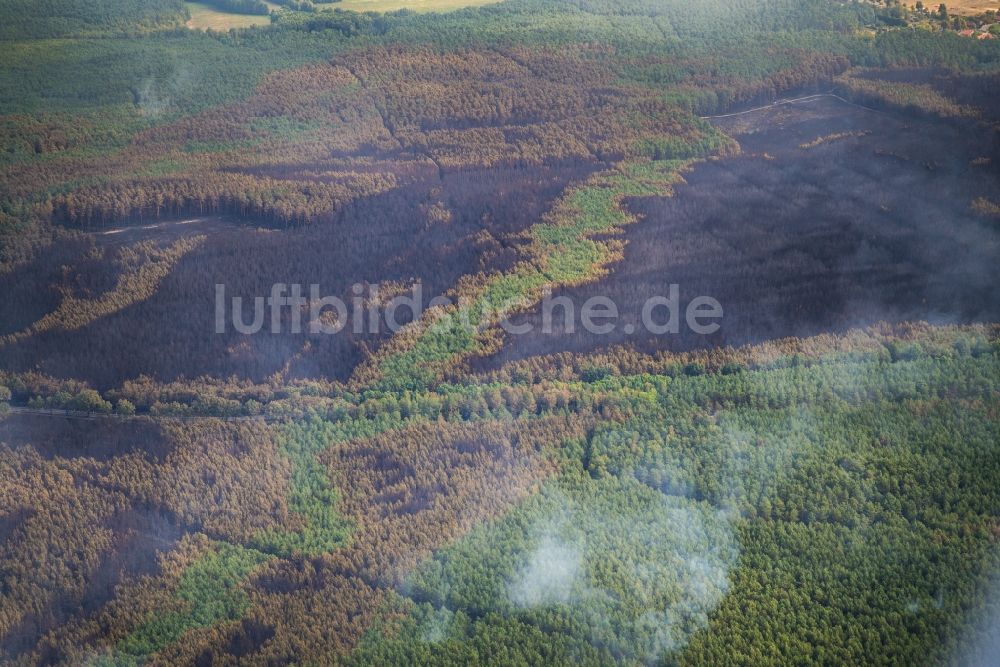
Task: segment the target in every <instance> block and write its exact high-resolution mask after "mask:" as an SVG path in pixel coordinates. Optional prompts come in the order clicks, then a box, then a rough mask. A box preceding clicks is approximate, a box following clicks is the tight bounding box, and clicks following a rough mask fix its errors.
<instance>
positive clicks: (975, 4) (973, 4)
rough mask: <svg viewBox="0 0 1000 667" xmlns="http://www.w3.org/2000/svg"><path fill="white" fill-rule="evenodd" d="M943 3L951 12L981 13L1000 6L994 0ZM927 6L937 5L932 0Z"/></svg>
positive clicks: (966, 0) (962, 0)
mask: <svg viewBox="0 0 1000 667" xmlns="http://www.w3.org/2000/svg"><path fill="white" fill-rule="evenodd" d="M945 5H946V6H947V7H948V11H949V12H950V13H952V14H982V13H983V12H985V11H989V10H991V9H993V10H996V9H998V8H1000V3H998V2H996V0H955V1H954V2H946V3H945ZM928 6H930V7H937V4H935V3H933V2H932V3H928Z"/></svg>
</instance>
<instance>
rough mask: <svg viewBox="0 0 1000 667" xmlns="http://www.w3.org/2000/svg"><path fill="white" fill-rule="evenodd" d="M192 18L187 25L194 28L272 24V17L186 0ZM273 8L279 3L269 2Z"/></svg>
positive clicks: (219, 28)
mask: <svg viewBox="0 0 1000 667" xmlns="http://www.w3.org/2000/svg"><path fill="white" fill-rule="evenodd" d="M184 4H185V5H187V8H188V11H189V12H190V13H191V19H190V20H189V21H188V22H187V27H188V28H191V29H192V30H222V31H225V30H230V29H232V28H249V27H251V26H255V25H258V26H259V25H270V23H271V17H269V16H253V15H250V14H230V13H229V12H222V11H219V10H218V9H215V8H214V7H210V6H209V5H206V4H204V3H201V2H185V3H184ZM268 6H269V7H271V9H277V8H278V5H272V4H271V3H268Z"/></svg>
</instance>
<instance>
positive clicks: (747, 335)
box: [477, 98, 1000, 368]
mask: <svg viewBox="0 0 1000 667" xmlns="http://www.w3.org/2000/svg"><path fill="white" fill-rule="evenodd" d="M715 122H716V123H717V124H718V125H719V127H721V128H722V129H723V130H724V131H726V132H727V133H729V134H730V135H732V136H734V137H735V138H736V139H737V140H738V141H739V142H740V144H741V146H742V148H743V155H742V156H740V157H738V158H730V159H723V160H712V161H708V162H705V163H702V164H699V165H697V166H696V167H694V169H693V170H692V171H690V172H689V173H688V174H687V175H686V180H687V184H686V185H681V186H679V187H678V188H677V189H676V193H675V196H674V197H672V198H664V197H650V198H641V199H636V200H633V201H631V202H630V203H629V207H630V209H631V210H632V211H633V212H634V213H636V214H638V215H639V216H640V220H639V222H637V223H636V224H634V225H633V226H631V227H629V228H628V230H627V232H626V238H627V241H628V245H627V248H626V250H625V260H624V261H623V262H621V263H619V264H618V265H616V266H615V267H614V269H613V271H612V273H611V275H610V276H609V277H608V278H606V279H605V280H603V281H601V282H599V283H596V284H591V285H587V286H583V287H579V288H575V289H568V290H561V291H558V292H556V293H555V294H554V296H569V297H571V298H572V299H573V300H574V301H575V303H576V304H577V307H578V308H579V307H580V305H581V304H583V303H584V302H585V301H586V300H587V299H588V298H590V297H593V296H607V297H609V298H611V299H612V300H614V301H615V303H616V304H617V305H618V308H619V310H620V311H621V313H622V317H621V319H620V321H619V324H618V326H617V328H616V330H615V331H614V332H613V333H612V334H610V335H602V336H596V335H593V334H590V333H587V332H585V331H582V330H581V328H580V327H579V326H578V327H577V332H576V333H573V334H545V333H542V332H541V324H542V317H541V312H540V310H536V311H535V312H531V313H529V314H526V315H524V316H521V317H519V318H517V323H518V324H521V323H525V322H527V323H530V324H532V325H533V333H531V334H529V335H522V336H517V337H511V338H509V339H508V341H507V344H506V345H505V347H504V348H503V349H502V350H501V351H500V352H499V353H498V354H496V355H494V356H493V357H491V358H488V359H484V360H481V361H480V362H478V363H477V366H479V367H480V368H495V367H498V366H500V365H501V364H502V363H504V362H507V361H511V360H516V359H523V358H526V357H530V356H535V355H541V354H549V353H554V352H560V351H572V352H587V351H591V350H595V349H599V348H604V347H608V346H611V345H618V344H623V343H624V344H632V345H634V346H635V347H636V348H638V349H641V350H647V351H653V350H673V351H682V350H690V349H695V348H707V347H715V346H720V345H742V344H747V343H755V342H761V341H766V340H771V339H777V338H783V337H788V336H809V335H815V334H818V333H821V332H838V331H844V330H846V329H849V328H852V327H858V326H865V325H869V324H873V323H876V322H879V321H888V322H900V321H913V320H926V321H930V322H934V323H959V322H979V321H997V320H1000V293H998V290H997V285H998V284H1000V220H996V219H992V220H991V219H988V218H983V217H981V216H977V215H976V214H975V213H974V212H973V210H972V208H971V204H972V202H973V201H974V200H975V199H977V198H979V197H985V198H988V199H990V200H992V201H994V202H1000V174H998V170H997V164H998V162H1000V155H997V152H998V151H997V146H996V144H995V143H994V142H995V140H994V139H993V135H992V133H991V132H990V131H988V130H986V129H985V128H970V125H969V124H965V125H957V124H951V123H947V122H944V121H937V120H928V119H922V120H915V119H912V118H908V117H905V116H902V115H897V114H890V113H882V112H874V111H868V110H864V109H861V108H858V107H855V106H851V105H848V104H846V103H844V102H841V101H837V100H834V99H832V98H824V99H821V100H817V101H812V102H809V103H804V104H794V105H787V106H781V107H776V108H772V109H768V110H764V111H759V112H754V113H749V114H745V115H740V116H737V117H732V118H726V119H720V120H718V121H715ZM831 135H844V136H839V137H836V138H835V137H833V136H831ZM820 137H825V138H826V140H824V141H823V142H821V143H818V144H817V145H815V146H812V147H806V146H808V145H809V144H812V143H814V142H816V141H817V140H818V139H819V138H820ZM983 158H990V159H991V160H992V161H991V162H990V163H986V160H984V159H983ZM671 284H678V285H680V289H681V303H682V304H685V303H687V302H688V301H689V300H690V299H692V298H694V297H696V296H699V295H707V296H712V297H714V298H716V299H718V300H719V301H720V302H721V303H722V305H723V307H724V310H725V317H724V318H723V320H722V322H721V324H722V328H721V329H720V330H719V331H718V332H717V333H716V334H714V335H711V336H698V335H694V334H691V333H690V332H688V333H684V332H682V333H681V334H680V335H665V336H655V335H652V334H650V333H648V332H645V331H644V330H643V329H642V327H641V326H638V323H639V313H640V312H641V309H642V304H643V303H644V302H645V301H646V300H647V299H648V298H649V297H651V296H656V295H666V294H668V289H669V286H670V285H671ZM556 320H557V321H558V320H559V317H556ZM628 324H632V325H633V326H636V327H637V331H636V333H634V334H633V335H627V334H626V333H625V331H624V329H625V328H626V325H628Z"/></svg>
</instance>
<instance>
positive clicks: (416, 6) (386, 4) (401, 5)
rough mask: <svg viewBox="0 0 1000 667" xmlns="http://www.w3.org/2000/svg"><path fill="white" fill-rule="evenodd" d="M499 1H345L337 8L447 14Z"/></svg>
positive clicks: (358, 10) (338, 4)
mask: <svg viewBox="0 0 1000 667" xmlns="http://www.w3.org/2000/svg"><path fill="white" fill-rule="evenodd" d="M497 2H498V0H343V1H342V2H338V3H337V4H336V5H334V6H335V7H339V8H340V9H351V10H354V11H357V12H393V11H396V10H397V9H412V10H413V11H415V12H446V11H451V10H454V9H462V8H463V7H480V6H482V5H492V4H496V3H497Z"/></svg>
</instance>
